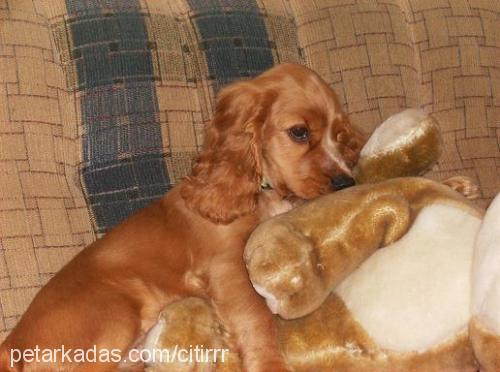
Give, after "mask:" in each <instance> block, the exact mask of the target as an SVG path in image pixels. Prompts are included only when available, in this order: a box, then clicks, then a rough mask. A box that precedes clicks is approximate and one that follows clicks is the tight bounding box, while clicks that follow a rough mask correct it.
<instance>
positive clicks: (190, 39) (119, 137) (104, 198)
mask: <svg viewBox="0 0 500 372" xmlns="http://www.w3.org/2000/svg"><path fill="white" fill-rule="evenodd" d="M499 19H500V3H499V2H498V1H496V0H453V1H449V0H432V1H427V0H383V1H382V0H380V1H379V0H376V1H366V0H334V1H331V0H314V1H301V0H250V1H246V0H245V1H244V0H147V1H146V0H92V1H90V0H0V340H1V339H2V338H3V337H5V335H6V334H7V333H8V331H9V330H10V329H12V327H13V326H14V325H15V323H16V322H17V320H18V319H19V317H20V315H21V314H22V313H23V312H24V310H25V309H26V307H27V306H28V304H29V302H30V301H31V299H32V298H33V296H34V295H35V293H36V292H37V290H38V289H39V288H40V286H42V285H43V284H44V283H45V282H46V281H47V280H48V279H49V278H50V277H51V276H52V275H53V274H54V273H55V272H57V271H58V270H59V269H60V268H61V266H62V265H63V264H64V263H65V262H67V260H69V259H70V258H71V257H73V256H74V254H75V253H76V252H78V251H79V250H80V249H82V248H83V247H84V246H85V245H87V244H88V243H90V242H92V241H93V240H95V238H96V236H98V235H100V234H102V233H104V232H105V231H106V230H107V229H109V228H110V227H112V226H114V225H115V224H116V223H118V222H119V221H121V220H123V219H124V218H126V217H127V216H128V215H130V214H131V213H132V212H133V211H135V210H137V209H139V208H141V207H143V206H144V205H145V204H147V203H148V202H149V201H151V200H152V199H154V198H156V197H159V196H161V195H162V194H163V193H164V192H165V191H167V190H168V189H170V188H171V187H172V186H173V185H175V184H176V183H178V182H179V180H180V179H182V177H184V176H185V175H186V174H188V173H189V171H190V169H191V164H192V160H193V158H194V157H195V155H196V153H197V152H198V151H199V150H200V147H201V145H202V143H203V138H202V133H203V127H204V125H205V124H206V123H207V122H208V121H209V120H210V119H211V115H212V112H213V105H214V99H215V95H216V93H217V92H218V90H220V88H221V87H223V86H224V85H225V84H228V83H230V82H232V81H235V80H239V79H247V78H250V77H252V76H254V75H256V74H258V73H260V72H261V71H263V70H265V69H267V68H268V67H270V66H272V65H274V64H277V63H280V62H285V61H288V62H296V63H303V64H307V65H308V66H310V67H312V68H313V69H314V70H316V71H318V73H320V75H321V76H322V77H323V78H324V79H325V80H326V81H327V82H328V83H329V84H330V85H331V86H332V87H333V88H334V89H335V90H336V92H337V93H338V95H339V97H340V99H341V101H342V103H343V105H344V108H345V109H346V111H347V112H348V113H349V114H350V115H351V118H352V120H353V122H355V123H356V124H358V125H359V126H360V127H361V128H362V129H363V130H364V131H365V132H366V133H370V132H371V131H372V130H373V129H374V128H375V126H376V125H377V124H379V123H380V122H381V121H382V120H384V119H385V118H386V117H387V116H389V115H391V114H393V113H395V112H398V111H400V110H402V109H404V108H406V107H418V106H420V107H423V108H425V109H426V110H427V111H428V112H431V113H432V114H433V115H434V116H435V117H436V118H437V120H438V121H439V123H440V125H441V129H442V133H443V137H444V140H445V146H444V154H443V156H442V159H441V161H440V162H439V164H438V166H436V168H435V169H434V170H433V171H432V172H430V173H429V177H432V178H438V179H442V178H445V177H448V176H452V175H456V174H465V175H468V176H471V177H472V178H473V179H474V180H475V181H476V182H477V183H478V184H479V185H480V187H481V190H482V198H481V199H480V200H479V201H478V203H479V204H480V205H483V206H486V205H487V203H488V202H489V201H490V200H491V198H492V196H493V195H494V194H496V193H497V192H498V191H500V176H499V174H500V172H499V169H500V150H499V137H500V136H499V134H500V133H499V131H500V119H499V118H500V109H499V106H500V90H499V88H498V87H499V86H500V82H499V79H500V66H499V61H500V52H499V50H500V39H499V38H498V32H497V30H498V29H499V26H500V25H499V22H500V21H499Z"/></svg>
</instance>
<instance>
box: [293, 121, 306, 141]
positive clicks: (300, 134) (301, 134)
mask: <svg viewBox="0 0 500 372" xmlns="http://www.w3.org/2000/svg"><path fill="white" fill-rule="evenodd" d="M288 135H289V136H290V138H291V139H293V140H294V141H296V142H300V143H305V142H307V141H309V129H307V127H306V126H305V125H303V124H299V125H295V126H293V127H291V128H290V129H288Z"/></svg>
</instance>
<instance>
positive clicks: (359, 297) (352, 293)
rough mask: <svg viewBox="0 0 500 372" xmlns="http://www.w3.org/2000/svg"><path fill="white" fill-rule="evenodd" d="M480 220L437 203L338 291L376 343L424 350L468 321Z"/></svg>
mask: <svg viewBox="0 0 500 372" xmlns="http://www.w3.org/2000/svg"><path fill="white" fill-rule="evenodd" d="M480 223H481V220H480V219H479V218H478V217H475V216H472V215H470V214H468V213H466V212H465V211H463V210H461V209H459V208H456V207H452V206H448V205H440V204H435V205H431V206H428V207H425V208H424V209H423V210H422V211H421V212H420V214H419V215H418V217H417V219H416V220H415V222H414V224H413V225H412V227H411V229H410V231H409V232H408V233H407V234H406V235H405V236H404V237H403V238H401V239H400V240H399V241H397V242H395V243H393V244H391V245H389V246H387V247H385V248H383V249H381V250H379V251H378V252H376V253H375V254H373V255H372V256H371V257H370V258H369V259H368V260H367V261H365V262H364V263H363V264H362V265H361V266H360V267H359V268H358V269H357V270H356V271H355V272H354V273H352V274H351V275H350V276H349V277H348V278H347V279H346V280H344V281H343V282H342V283H341V284H340V286H339V287H338V288H337V289H336V293H337V294H338V295H339V296H340V297H341V298H342V299H343V301H344V302H345V304H346V306H347V307H348V308H349V309H350V310H351V313H352V315H353V316H354V318H356V319H357V320H358V321H359V323H360V324H361V325H362V326H363V327H364V328H365V330H366V331H367V332H368V334H369V335H370V336H371V337H372V338H373V339H374V341H375V342H377V343H378V344H379V346H381V347H383V348H386V349H389V350H393V351H399V352H406V351H424V350H426V349H427V348H429V347H431V346H434V345H436V344H438V343H440V342H441V341H445V340H447V339H449V338H451V337H452V336H454V335H456V334H457V333H458V332H459V331H461V330H463V329H465V327H467V323H468V321H469V318H470V293H471V262H472V254H473V246H474V239H475V236H476V233H477V231H478V229H479V225H480Z"/></svg>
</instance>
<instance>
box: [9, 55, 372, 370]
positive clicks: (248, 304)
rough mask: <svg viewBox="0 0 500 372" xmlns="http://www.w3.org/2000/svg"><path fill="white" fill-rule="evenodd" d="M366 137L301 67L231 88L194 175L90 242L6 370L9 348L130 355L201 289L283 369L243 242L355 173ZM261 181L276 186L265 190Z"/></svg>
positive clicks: (13, 340)
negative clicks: (171, 308)
mask: <svg viewBox="0 0 500 372" xmlns="http://www.w3.org/2000/svg"><path fill="white" fill-rule="evenodd" d="M297 124H299V126H302V127H303V126H305V127H306V128H307V133H308V139H307V141H306V142H304V141H302V142H298V141H297V140H296V139H293V138H292V135H291V134H290V130H289V129H290V128H291V127H293V126H296V125H297ZM302 132H303V130H302ZM302 132H301V131H300V130H299V131H298V133H299V134H300V133H302ZM362 144H363V138H362V136H361V135H360V134H359V133H358V132H357V131H356V130H355V129H353V128H352V127H351V125H350V124H349V122H348V120H347V118H346V116H345V115H344V114H343V113H342V112H341V109H340V107H339V103H338V101H337V99H336V97H335V95H334V93H333V92H332V90H331V89H330V88H329V87H328V86H327V85H326V84H325V83H324V82H323V81H322V80H321V79H320V78H319V77H318V75H316V74H315V73H313V72H312V71H310V70H308V69H306V68H304V67H300V66H296V65H288V64H287V65H280V66H278V67H275V68H273V69H271V70H269V71H268V72H266V73H264V74H263V75H261V76H259V77H257V78H256V79H254V80H251V81H247V82H240V83H236V84H234V85H231V86H229V87H227V88H225V89H224V90H223V91H222V92H221V94H220V96H219V99H218V103H217V107H216V112H215V116H214V119H213V121H212V122H211V123H210V124H209V125H208V128H207V130H206V135H205V145H204V149H203V151H202V153H201V154H200V157H199V160H198V163H197V165H196V166H195V168H194V170H193V174H192V175H191V176H190V177H188V178H187V179H186V180H184V181H183V182H182V183H181V184H180V185H178V186H177V187H175V188H174V189H173V190H171V191H170V192H169V193H167V194H166V195H165V196H164V197H163V198H162V199H161V200H158V201H156V202H155V203H153V204H152V205H150V206H149V207H147V208H146V209H144V210H142V211H141V212H139V213H137V214H135V215H134V216H132V217H130V218H129V219H128V220H127V221H125V222H124V223H122V224H120V225H119V226H117V227H116V228H114V229H112V230H111V231H110V232H109V233H108V234H107V235H106V236H105V237H104V238H102V239H100V240H98V241H96V242H95V243H94V244H92V245H90V246H89V247H87V248H85V249H84V250H83V251H82V252H81V253H80V254H79V255H77V256H76V257H75V258H74V259H73V260H72V261H71V262H70V263H69V264H68V265H66V266H65V267H64V268H63V269H62V270H61V271H60V272H59V273H58V274H57V275H56V276H55V277H54V278H53V279H52V280H51V281H50V282H49V283H48V284H47V285H46V286H45V287H44V288H42V290H41V291H40V292H39V293H38V295H37V296H36V297H35V299H34V301H33V302H32V304H31V305H30V307H29V308H28V310H27V311H26V313H25V314H24V316H23V317H22V319H21V320H20V322H19V323H18V325H17V326H16V328H15V329H14V330H13V331H12V333H11V334H10V335H9V336H8V337H7V339H6V341H5V342H4V344H3V345H2V346H1V348H0V359H1V360H0V369H1V370H2V371H3V370H8V365H9V364H10V362H9V360H8V350H9V349H11V348H16V349H21V350H23V349H34V348H35V346H36V345H38V346H39V347H40V348H51V349H55V348H59V347H60V346H61V345H62V344H64V345H65V347H66V348H83V349H90V348H92V347H93V345H96V346H97V348H107V349H113V348H116V349H120V350H122V351H123V353H125V351H126V350H127V349H129V348H131V347H134V346H135V345H137V344H138V343H140V340H141V337H143V336H144V334H145V333H146V332H147V330H148V329H149V328H150V327H151V326H152V324H153V323H154V322H155V321H156V319H157V316H158V314H159V312H160V311H161V309H162V308H163V307H165V306H166V305H167V304H169V303H171V302H172V301H173V300H176V299H179V298H183V297H186V296H192V295H195V296H202V297H205V298H209V299H211V301H212V303H213V304H214V306H215V308H216V311H217V313H218V315H219V316H220V317H221V319H224V320H225V324H224V325H225V327H226V328H227V329H228V330H229V332H230V333H231V335H232V336H233V338H234V341H235V344H236V345H237V349H238V351H239V353H240V355H241V356H242V360H243V363H244V366H245V367H246V369H247V370H251V371H273V372H276V371H280V370H284V369H285V365H284V363H283V361H282V356H281V354H280V352H279V348H278V345H277V340H276V330H275V326H274V324H273V319H272V316H271V314H270V312H269V311H268V309H267V307H266V305H265V302H264V301H263V300H262V299H261V298H260V297H259V296H258V295H257V294H256V293H255V292H254V290H253V288H252V286H251V284H250V281H249V279H248V275H247V272H246V269H245V265H244V263H243V260H242V252H243V248H244V246H245V242H246V240H247V237H248V236H249V234H250V232H251V231H252V230H253V228H254V227H255V226H256V224H257V223H258V222H259V221H261V220H262V219H265V218H267V217H269V216H271V215H273V214H276V213H279V212H281V211H284V210H286V209H288V208H290V207H291V201H293V200H297V199H310V198H313V197H316V196H318V195H321V194H324V193H326V192H329V191H331V189H332V187H331V180H332V178H333V179H334V178H335V177H338V176H345V175H349V174H350V168H351V167H352V166H353V165H354V164H355V163H356V161H357V158H358V154H359V150H360V148H361V146H362ZM263 182H264V183H266V184H268V185H271V186H272V190H267V191H264V190H262V188H261V184H262V183H263ZM22 367H23V365H22V363H21V364H18V365H17V367H16V368H14V370H19V369H22ZM24 367H26V368H25V370H44V369H45V368H47V369H48V370H56V369H57V368H60V367H61V366H60V365H50V366H47V365H45V366H44V365H41V364H30V365H25V366H24ZM65 367H67V368H69V369H73V368H74V370H78V371H87V370H88V371H104V370H115V369H116V368H117V366H116V365H114V364H111V365H110V364H97V363H92V364H80V365H66V366H65ZM139 368H140V366H139Z"/></svg>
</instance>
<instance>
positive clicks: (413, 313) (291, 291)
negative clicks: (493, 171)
mask: <svg viewBox="0 0 500 372" xmlns="http://www.w3.org/2000/svg"><path fill="white" fill-rule="evenodd" d="M415 147H418V148H419V149H416V148H415ZM423 148H424V149H425V151H423V152H422V153H421V150H422V149H423ZM439 152H440V137H439V132H438V130H437V126H436V125H435V123H434V122H433V120H432V119H431V118H429V117H428V116H426V115H425V114H423V113H422V112H421V111H417V110H407V111H405V112H403V113H400V114H398V115H396V116H394V117H392V118H390V119H388V120H387V121H386V122H385V123H384V124H382V125H381V126H380V127H379V128H378V129H377V130H376V131H375V133H374V134H373V135H372V137H371V138H370V140H369V141H368V143H367V144H366V146H365V148H364V149H363V152H362V154H361V155H362V156H361V159H360V162H359V166H358V169H357V170H356V172H355V173H356V177H357V179H358V181H361V182H362V183H367V182H371V181H377V182H378V181H382V180H386V181H382V182H379V183H376V184H366V185H360V186H355V187H352V188H349V189H346V190H342V191H339V192H336V193H333V194H330V195H327V196H324V197H321V198H318V199H316V200H314V201H312V202H309V203H307V204H304V205H303V206H301V207H298V208H296V209H294V210H292V211H290V212H288V213H286V214H282V215H279V216H277V217H274V218H272V219H270V220H268V221H266V222H264V223H263V224H261V225H260V226H258V227H257V229H256V230H255V231H254V233H253V234H252V236H251V237H250V239H249V241H248V244H247V247H246V251H245V261H246V264H247V268H248V271H249V276H250V279H251V281H252V283H253V284H254V287H255V289H256V290H257V292H259V293H260V294H261V295H262V296H263V297H265V299H266V301H267V303H268V306H269V308H270V309H271V311H273V312H274V313H276V314H279V315H280V317H277V318H276V320H277V322H278V325H279V332H280V335H279V337H280V343H281V345H282V350H283V354H284V356H285V358H286V359H287V361H288V363H289V364H290V366H291V367H292V368H293V369H294V370H297V371H331V370H338V371H374V370H377V371H381V370H385V371H395V370H397V371H417V370H418V371H440V372H441V371H474V370H476V369H477V367H478V363H477V360H476V358H477V359H478V360H479V364H480V365H481V366H482V367H483V368H490V369H491V370H492V371H493V370H495V368H497V367H498V366H499V364H498V363H499V361H498V357H497V356H496V354H495V350H496V349H495V347H498V345H500V336H498V335H500V316H499V313H498V311H497V309H500V274H499V273H500V269H498V268H500V251H499V249H496V250H495V248H499V247H498V244H499V243H498V241H499V239H500V236H499V234H498V228H497V227H496V226H498V222H499V221H500V201H497V202H496V203H494V204H493V205H492V207H491V208H490V211H488V214H487V216H486V218H485V220H484V223H483V224H482V219H483V212H482V211H480V210H478V209H476V208H475V207H474V206H473V205H472V204H470V202H469V201H468V200H467V199H465V198H464V197H463V196H462V195H460V194H459V193H457V192H455V191H453V190H451V189H450V187H448V186H445V185H442V184H439V183H436V182H434V181H430V180H426V179H423V178H411V177H406V178H396V179H393V177H400V176H408V175H418V174H420V173H421V172H423V171H424V170H426V169H428V167H429V166H431V165H432V164H433V163H434V162H435V161H436V160H437V158H438V156H439ZM389 163H390V164H391V166H389V167H387V166H386V165H387V164H389ZM373 169H377V171H376V172H374V171H373ZM481 224H482V225H481ZM478 231H480V238H479V239H478V240H477V242H476V235H477V233H478ZM495 234H496V237H497V239H495V237H494V235H495ZM481 237H482V238H481ZM475 246H477V248H475ZM474 254H476V258H475V262H474V264H473V257H474ZM471 267H474V269H475V270H474V273H473V274H471ZM471 288H473V289H474V292H473V301H472V302H473V304H474V306H473V313H471V310H470V309H471V295H470V293H471ZM472 315H473V317H472ZM471 317H472V319H473V320H472V322H471V324H472V326H471V335H472V340H473V345H474V350H473V347H472V344H471V343H470V342H469V333H468V326H469V323H470V320H471ZM222 323H223V322H221V320H220V319H219V318H218V317H217V315H216V314H215V313H214V310H213V308H212V307H211V306H210V305H209V304H207V303H206V302H205V301H203V300H201V299H195V298H190V299H186V300H181V301H179V302H176V303H174V304H172V305H170V306H168V307H167V308H165V310H164V311H163V313H162V317H161V318H160V320H159V322H158V323H157V325H156V326H155V327H153V329H152V330H151V331H150V332H149V334H148V336H147V337H146V341H145V350H149V351H150V352H151V353H152V352H153V351H155V350H156V351H157V350H163V351H164V353H163V362H160V361H159V359H160V358H159V357H158V355H156V362H152V363H150V370H151V371H184V370H185V371H188V370H197V371H204V370H211V369H214V368H215V369H216V370H217V371H238V370H241V364H240V360H239V358H238V356H237V354H236V353H235V352H234V348H233V347H232V346H233V345H232V344H231V338H230V337H229V335H227V334H226V332H225V330H224V328H223V326H222ZM196 348H198V351H199V353H197V351H196ZM179 349H181V350H182V351H183V352H184V354H185V356H187V355H186V352H188V353H189V352H190V355H191V357H192V358H190V359H189V361H194V360H196V359H197V360H198V361H200V360H202V362H201V363H186V362H185V361H186V360H185V359H184V360H179V358H175V356H174V354H176V355H177V356H179V354H178V353H179ZM215 350H217V351H218V352H217V355H215V354H216V352H215ZM223 351H225V353H224V355H222V352H223ZM203 353H205V354H203ZM200 354H202V355H201V356H202V357H204V356H205V357H206V358H205V359H203V358H202V359H200V358H199V356H200ZM495 358H497V359H495ZM215 359H216V360H215ZM222 359H224V361H222ZM495 363H496V364H495Z"/></svg>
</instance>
